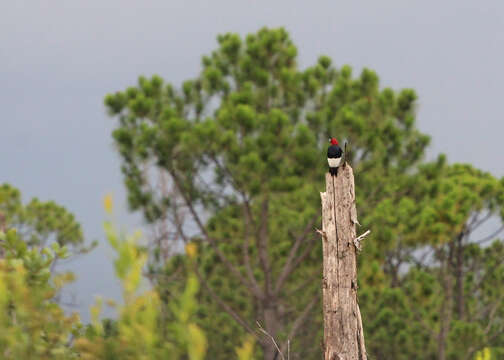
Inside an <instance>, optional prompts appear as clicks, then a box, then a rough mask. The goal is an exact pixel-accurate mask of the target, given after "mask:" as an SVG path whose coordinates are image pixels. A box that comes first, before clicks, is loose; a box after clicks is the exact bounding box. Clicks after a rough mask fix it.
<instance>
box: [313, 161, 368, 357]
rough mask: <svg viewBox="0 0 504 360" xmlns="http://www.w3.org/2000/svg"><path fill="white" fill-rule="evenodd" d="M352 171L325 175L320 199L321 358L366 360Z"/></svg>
mask: <svg viewBox="0 0 504 360" xmlns="http://www.w3.org/2000/svg"><path fill="white" fill-rule="evenodd" d="M354 186H355V185H354V176H353V170H352V168H351V167H350V166H349V165H345V166H343V167H340V169H339V171H338V176H335V177H332V176H331V175H330V174H329V173H327V174H326V192H324V193H321V194H320V196H321V198H322V229H323V236H322V239H323V240H322V241H323V256H324V259H323V267H324V269H323V283H322V293H323V311H324V359H325V360H366V359H367V354H366V349H365V345H364V332H363V329H362V319H361V315H360V310H359V304H358V302H357V251H358V249H357V248H358V247H360V245H359V243H358V241H357V242H356V238H357V236H356V231H355V224H356V223H357V211H356V207H355V190H354Z"/></svg>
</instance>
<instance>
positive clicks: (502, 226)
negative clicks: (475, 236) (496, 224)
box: [475, 225, 504, 245]
mask: <svg viewBox="0 0 504 360" xmlns="http://www.w3.org/2000/svg"><path fill="white" fill-rule="evenodd" d="M503 230H504V225H501V227H500V228H498V229H497V230H496V231H494V232H493V233H492V234H490V235H488V236H485V237H484V238H483V239H480V240H478V241H475V242H476V243H477V244H480V245H481V244H483V243H485V242H487V241H490V240H493V239H495V237H496V236H497V235H499V234H500V233H501V232H502V231H503Z"/></svg>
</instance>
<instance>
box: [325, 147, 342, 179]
mask: <svg viewBox="0 0 504 360" xmlns="http://www.w3.org/2000/svg"><path fill="white" fill-rule="evenodd" d="M329 142H330V143H331V145H329V147H328V148H327V163H328V164H329V172H330V173H331V176H338V166H339V165H340V163H341V157H342V155H343V150H341V148H340V147H339V145H338V140H336V139H335V138H330V139H329Z"/></svg>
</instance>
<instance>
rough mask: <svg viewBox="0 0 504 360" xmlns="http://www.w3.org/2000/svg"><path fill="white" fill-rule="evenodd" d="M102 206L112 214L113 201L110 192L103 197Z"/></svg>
mask: <svg viewBox="0 0 504 360" xmlns="http://www.w3.org/2000/svg"><path fill="white" fill-rule="evenodd" d="M103 207H104V208H105V211H106V212H107V214H109V215H112V209H113V208H114V201H113V200H112V194H107V195H105V197H104V198H103Z"/></svg>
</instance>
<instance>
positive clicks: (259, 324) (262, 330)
mask: <svg viewBox="0 0 504 360" xmlns="http://www.w3.org/2000/svg"><path fill="white" fill-rule="evenodd" d="M256 324H257V327H258V328H259V331H261V332H262V333H263V334H264V335H266V336H267V337H269V338H270V339H271V342H272V343H273V344H274V345H275V348H276V349H277V351H278V353H279V354H280V357H281V358H282V359H283V360H285V357H284V355H283V354H282V352H281V351H280V348H279V347H278V345H277V343H276V341H275V339H274V338H273V336H271V335H270V334H269V333H268V332H267V331H266V330H264V328H263V327H262V326H261V323H260V322H259V321H256Z"/></svg>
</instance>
